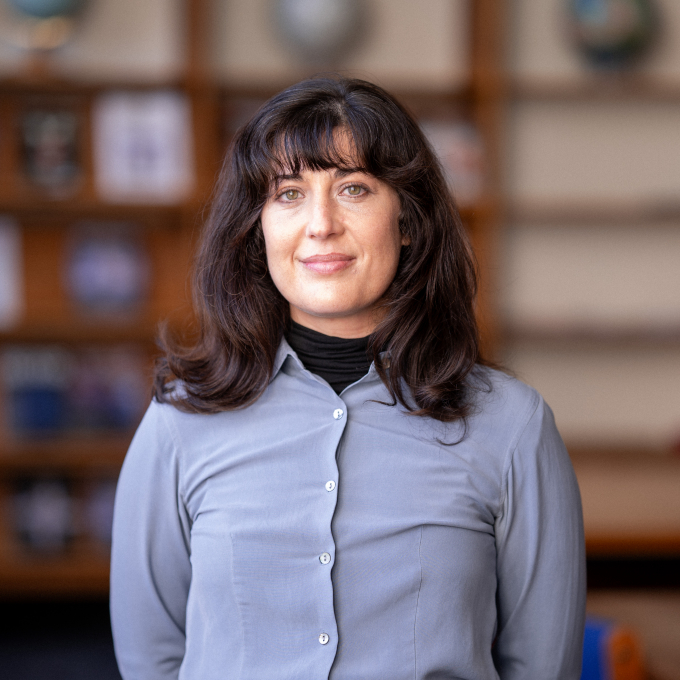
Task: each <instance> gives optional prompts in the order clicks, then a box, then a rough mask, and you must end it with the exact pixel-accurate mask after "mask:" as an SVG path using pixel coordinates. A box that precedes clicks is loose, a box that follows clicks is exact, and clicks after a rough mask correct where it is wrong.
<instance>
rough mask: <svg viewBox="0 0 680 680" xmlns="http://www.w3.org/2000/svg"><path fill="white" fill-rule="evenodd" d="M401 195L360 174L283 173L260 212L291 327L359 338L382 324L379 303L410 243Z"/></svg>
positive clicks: (270, 263) (269, 259)
mask: <svg viewBox="0 0 680 680" xmlns="http://www.w3.org/2000/svg"><path fill="white" fill-rule="evenodd" d="M399 212H400V205H399V197H398V196H397V193H396V191H395V190H394V189H392V188H391V187H390V186H388V185H387V184H385V183H384V182H382V181H380V180H378V179H376V178H375V177H372V176H371V175H368V174H366V173H363V172H352V173H347V172H345V171H342V170H338V169H331V170H327V171H326V170H319V171H313V170H303V171H301V173H300V174H299V175H284V176H282V177H279V178H278V181H277V182H276V183H275V185H274V186H273V187H272V192H271V194H270V197H269V199H268V200H267V203H266V204H265V206H264V208H263V209H262V215H261V221H262V230H263V232H264V239H265V244H266V251H267V263H268V266H269V272H270V274H271V277H272V279H273V281H274V284H275V285H276V287H277V288H278V289H279V291H280V292H281V294H282V295H283V297H284V298H285V299H286V300H288V302H289V303H290V313H291V317H292V319H293V320H294V321H297V322H298V323H299V324H302V325H303V326H307V327H308V328H312V329H314V330H316V331H319V332H320V333H325V334H326V335H333V336H336V337H342V338H358V337H363V336H366V335H369V334H370V333H371V332H372V331H373V329H374V328H375V326H376V325H377V323H378V322H379V321H380V314H379V311H378V309H377V308H378V303H379V301H380V299H381V298H382V296H383V295H384V293H385V291H386V290H387V288H388V286H389V285H390V283H391V282H392V280H393V279H394V275H395V273H396V271H397V264H398V262H399V252H400V250H401V247H402V245H406V244H407V243H408V240H407V239H406V237H404V236H402V234H401V233H400V231H399V225H398V218H399Z"/></svg>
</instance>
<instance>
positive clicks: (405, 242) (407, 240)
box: [401, 234, 411, 246]
mask: <svg viewBox="0 0 680 680" xmlns="http://www.w3.org/2000/svg"><path fill="white" fill-rule="evenodd" d="M401 245H402V246H410V245H411V237H410V236H409V235H408V234H402V235H401Z"/></svg>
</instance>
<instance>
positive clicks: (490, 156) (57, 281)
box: [0, 0, 680, 680]
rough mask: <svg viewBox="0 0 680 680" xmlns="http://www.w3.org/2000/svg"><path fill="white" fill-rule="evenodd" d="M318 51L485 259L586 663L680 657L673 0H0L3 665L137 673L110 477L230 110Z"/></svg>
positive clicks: (679, 245) (677, 85) (486, 322)
mask: <svg viewBox="0 0 680 680" xmlns="http://www.w3.org/2000/svg"><path fill="white" fill-rule="evenodd" d="M322 71H334V72H341V73H344V74H350V75H355V76H359V77H363V78H366V79H368V80H371V81H373V82H376V83H378V84H380V85H382V86H384V87H386V88H387V89H389V90H391V91H392V92H394V93H395V94H396V95H397V96H398V97H399V98H400V100H401V101H402V102H403V103H404V104H405V105H406V106H407V107H408V108H409V109H410V110H411V111H412V112H413V113H414V114H415V115H416V116H417V117H418V118H419V120H420V121H421V124H422V126H423V128H424V129H425V131H426V133H427V134H428V135H429V137H430V139H431V141H432V143H433V145H434V146H435V148H436V150H437V151H438V153H439V154H440V157H441V159H442V162H443V164H444V167H445V169H446V171H447V174H448V178H449V182H450V185H451V188H452V191H453V192H454V195H455V196H456V198H457V200H458V203H459V205H460V208H461V214H462V216H463V220H464V222H465V224H466V226H467V228H468V229H469V232H470V234H471V237H472V240H473V244H474V246H475V250H476V253H477V257H478V259H479V263H480V269H481V275H482V289H481V294H480V302H479V313H480V320H481V324H482V328H483V333H484V344H485V349H486V352H487V354H489V355H490V356H492V357H493V358H495V359H496V360H498V361H500V362H502V363H503V364H504V365H505V366H507V367H508V368H509V369H511V370H512V371H514V372H515V374H516V375H517V376H518V377H520V378H521V379H522V380H524V381H525V382H528V383H529V384H531V385H533V386H534V387H536V388H537V389H538V390H539V391H540V392H541V393H542V394H543V395H544V396H545V398H546V400H547V401H548V403H549V404H550V405H551V406H552V408H553V410H554V412H555V416H556V419H557V423H558V426H559V428H560V431H561V432H562V435H563V437H564V439H565V441H566V443H567V447H568V449H569V452H570V454H571V456H572V460H573V462H574V466H575V469H576V472H577V476H578V479H579V484H580V487H581V493H582V497H583V507H584V516H585V526H586V539H587V550H588V579H589V599H588V607H589V613H590V614H591V615H592V617H593V618H592V619H591V620H590V624H589V627H588V632H587V636H586V645H585V658H586V661H587V665H586V670H585V671H584V676H583V677H584V680H586V678H592V679H595V678H610V679H611V680H617V679H624V678H625V679H627V680H639V679H641V678H646V679H648V680H677V679H678V678H680V3H678V2H676V1H675V0H508V1H506V2H498V0H419V2H410V1H409V0H184V1H180V0H144V2H135V0H116V1H114V0H0V603H1V606H2V611H3V614H4V616H3V617H2V621H0V627H1V628H2V634H1V635H0V668H2V672H1V674H2V677H3V678H7V680H18V679H24V678H27V679H28V678H30V679H33V678H44V677H49V678H53V679H60V678H68V679H80V678H97V679H103V680H104V679H106V678H118V677H119V676H118V675H117V670H116V667H115V661H114V659H113V653H112V646H111V639H110V631H109V627H108V609H107V604H106V597H107V589H108V552H109V543H110V523H111V512H112V503H113V494H114V492H115V482H116V477H117V473H118V470H119V468H120V465H121V463H122V460H123V457H124V454H125V450H126V448H127V444H128V443H129V440H130V438H131V436H132V433H133V431H134V428H135V426H136V424H137V422H138V421H139V419H140V417H141V414H142V413H143V411H144V408H145V407H146V404H147V403H148V399H149V384H150V376H151V365H152V360H153V357H154V356H155V354H156V348H155V343H154V338H155V334H156V329H157V324H158V323H159V321H161V320H167V321H168V323H169V325H170V327H171V328H172V329H174V330H177V331H179V332H181V331H183V330H185V329H187V328H189V327H190V323H191V312H190V305H189V298H190V291H189V286H188V280H187V273H188V268H189V265H190V261H191V254H192V247H193V244H194V243H195V239H196V236H197V233H198V230H199V228H200V224H201V220H202V217H203V214H204V209H205V205H206V203H207V201H208V199H209V196H210V192H211V188H212V185H213V182H214V179H215V175H216V172H217V170H218V168H219V164H220V159H221V157H222V156H223V153H224V151H225V149H226V147H227V145H228V143H229V140H230V138H231V136H232V135H233V133H234V131H235V130H236V129H237V128H238V127H239V126H240V125H241V124H242V123H243V122H244V121H245V120H247V118H248V117H249V116H250V115H251V114H252V113H253V112H254V111H255V110H256V109H257V107H258V106H259V105H260V104H261V103H262V102H263V101H264V100H265V99H267V98H268V97H269V96H271V95H272V94H274V93H275V92H277V91H279V90H280V89H282V88H283V87H285V86H287V85H289V84H291V83H293V82H295V81H297V80H299V79H300V78H302V77H305V76H308V75H310V74H313V73H317V72H322Z"/></svg>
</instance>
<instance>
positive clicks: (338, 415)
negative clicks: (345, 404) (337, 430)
mask: <svg viewBox="0 0 680 680" xmlns="http://www.w3.org/2000/svg"><path fill="white" fill-rule="evenodd" d="M344 415H345V412H344V411H343V410H342V409H341V408H336V409H335V411H333V418H335V419H336V420H340V418H342V416H344Z"/></svg>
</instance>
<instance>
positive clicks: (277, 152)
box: [265, 120, 367, 185]
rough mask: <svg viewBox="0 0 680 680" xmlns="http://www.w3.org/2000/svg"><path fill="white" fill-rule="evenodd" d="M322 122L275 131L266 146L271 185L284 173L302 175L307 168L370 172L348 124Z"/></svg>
mask: <svg viewBox="0 0 680 680" xmlns="http://www.w3.org/2000/svg"><path fill="white" fill-rule="evenodd" d="M315 122H316V121H315ZM319 122H320V123H321V124H320V125H314V124H312V125H309V124H307V125H292V126H291V127H290V128H288V129H284V130H277V131H275V132H274V134H273V135H272V137H271V138H270V140H269V143H268V144H267V149H266V160H267V170H266V173H265V174H266V178H267V184H268V185H271V184H272V183H273V182H275V181H276V179H277V178H278V177H281V176H282V175H299V174H300V173H301V172H302V171H304V170H311V171H317V170H332V169H336V168H337V169H339V170H344V171H347V172H366V171H367V170H366V163H365V158H366V154H365V153H364V150H363V149H361V148H360V145H359V144H357V135H356V134H354V131H353V130H351V129H350V128H349V126H348V125H347V123H346V122H344V121H341V122H338V123H335V121H330V120H327V121H319ZM308 123H309V121H308Z"/></svg>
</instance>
